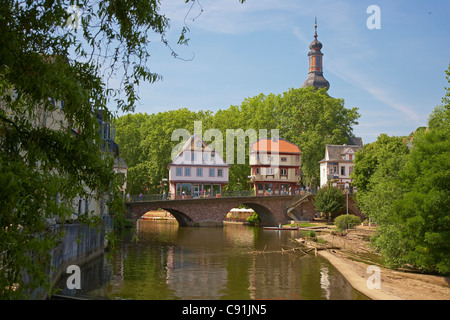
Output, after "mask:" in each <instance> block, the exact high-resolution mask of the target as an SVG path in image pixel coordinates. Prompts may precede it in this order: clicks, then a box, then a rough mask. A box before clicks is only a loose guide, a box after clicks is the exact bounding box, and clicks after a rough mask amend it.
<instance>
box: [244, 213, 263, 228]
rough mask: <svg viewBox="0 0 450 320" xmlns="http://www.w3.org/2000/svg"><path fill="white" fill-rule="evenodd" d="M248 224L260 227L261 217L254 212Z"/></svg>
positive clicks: (248, 219)
mask: <svg viewBox="0 0 450 320" xmlns="http://www.w3.org/2000/svg"><path fill="white" fill-rule="evenodd" d="M247 222H248V223H250V224H252V225H259V224H260V223H261V221H260V220H259V216H258V214H257V213H256V212H253V214H252V215H251V216H250V217H248V218H247Z"/></svg>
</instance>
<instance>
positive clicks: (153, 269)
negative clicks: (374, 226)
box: [89, 221, 364, 300]
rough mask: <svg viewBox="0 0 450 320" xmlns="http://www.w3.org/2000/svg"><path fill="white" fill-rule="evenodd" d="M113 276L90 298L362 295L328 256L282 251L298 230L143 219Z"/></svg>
mask: <svg viewBox="0 0 450 320" xmlns="http://www.w3.org/2000/svg"><path fill="white" fill-rule="evenodd" d="M136 235H137V237H138V239H139V240H138V241H133V238H132V235H131V234H129V235H127V236H128V238H127V239H125V240H124V241H123V243H122V245H121V247H120V248H119V250H118V251H117V253H116V254H115V255H114V257H113V259H112V261H110V262H106V263H107V264H108V265H110V266H112V268H113V270H114V271H113V274H112V275H111V277H110V280H109V281H107V282H106V283H105V284H104V285H101V286H99V287H98V288H96V289H95V290H91V291H90V292H89V295H90V296H96V297H107V298H110V299H237V300H241V299H362V298H364V296H362V295H361V294H359V293H358V292H356V291H355V290H353V288H352V287H351V286H350V285H349V284H348V282H347V281H346V280H345V279H344V278H343V276H342V275H341V274H340V273H338V272H337V270H336V269H335V268H334V267H333V266H332V265H331V264H330V263H329V262H328V261H327V260H325V259H323V258H321V257H314V256H313V255H303V254H301V253H298V252H296V253H286V252H285V253H281V252H280V251H281V248H284V249H287V248H288V246H289V245H291V241H290V239H294V238H296V237H299V234H298V233H297V232H291V231H283V232H278V231H267V230H262V229H261V228H251V227H245V226H241V225H237V226H236V225H227V226H224V227H223V228H179V227H178V225H177V224H170V223H166V222H155V221H141V222H140V223H139V225H138V227H137V230H136Z"/></svg>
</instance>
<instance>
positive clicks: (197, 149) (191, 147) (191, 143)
mask: <svg viewBox="0 0 450 320" xmlns="http://www.w3.org/2000/svg"><path fill="white" fill-rule="evenodd" d="M198 142H200V143H201V144H200V145H198ZM184 152H188V153H207V154H208V153H211V154H214V157H215V158H214V163H212V164H210V163H205V162H204V161H203V159H200V163H197V162H193V161H192V160H186V161H187V162H186V161H185V160H183V159H182V155H183V153H184ZM182 164H184V165H186V164H187V165H196V164H197V165H198V164H200V165H205V164H206V165H208V166H220V167H229V166H230V165H228V164H226V163H225V161H224V160H223V159H222V157H221V155H220V154H219V153H218V152H216V151H215V150H214V149H213V148H211V147H210V146H208V145H207V144H206V143H205V142H204V141H203V140H202V139H201V138H200V137H199V136H198V135H196V134H194V135H192V136H190V137H189V139H188V140H187V141H186V142H185V144H184V145H183V147H182V148H181V149H180V151H178V153H177V154H176V156H174V157H173V158H172V162H171V163H169V165H168V166H172V165H173V166H176V165H182Z"/></svg>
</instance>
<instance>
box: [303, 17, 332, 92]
mask: <svg viewBox="0 0 450 320" xmlns="http://www.w3.org/2000/svg"><path fill="white" fill-rule="evenodd" d="M309 49H310V51H309V53H308V57H309V71H308V78H307V79H306V80H305V82H303V85H302V88H306V87H314V88H315V89H319V88H327V90H328V89H329V88H330V83H329V82H328V81H327V80H326V79H325V78H324V77H323V66H322V56H323V53H322V51H320V49H322V43H321V42H320V41H319V40H317V17H316V18H315V23H314V40H313V42H311V44H310V45H309Z"/></svg>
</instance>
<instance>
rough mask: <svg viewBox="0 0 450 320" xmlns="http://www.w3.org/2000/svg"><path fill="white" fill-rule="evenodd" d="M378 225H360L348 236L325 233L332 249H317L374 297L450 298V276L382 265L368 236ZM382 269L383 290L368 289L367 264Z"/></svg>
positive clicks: (359, 287) (357, 287)
mask: <svg viewBox="0 0 450 320" xmlns="http://www.w3.org/2000/svg"><path fill="white" fill-rule="evenodd" d="M374 232H376V228H373V227H371V228H370V227H363V226H358V227H357V228H356V229H355V230H351V231H350V232H349V233H348V235H347V236H345V237H343V236H336V235H332V234H322V235H320V237H321V238H323V239H324V240H325V242H326V243H327V244H328V245H331V246H333V248H336V249H333V250H321V251H318V254H320V255H321V256H322V257H324V258H326V259H327V260H329V261H330V262H331V263H332V264H333V265H334V266H335V267H336V268H337V269H338V270H339V272H340V273H341V274H342V275H343V276H344V277H345V278H346V279H347V281H349V282H350V284H351V285H352V286H353V288H355V289H356V290H358V291H359V292H361V293H362V294H364V295H366V296H367V297H369V298H370V299H373V300H450V286H449V285H450V277H440V276H434V275H425V274H419V273H413V272H407V271H399V270H392V269H388V268H385V267H383V265H382V264H381V263H380V262H381V258H380V257H379V256H377V255H376V254H375V252H373V251H372V250H371V248H370V247H369V237H370V235H371V234H373V233H374ZM370 265H376V266H378V267H379V268H380V284H381V286H380V289H375V288H374V289H369V288H368V286H367V279H368V278H369V277H370V276H371V275H372V274H373V273H372V272H370V271H369V273H368V269H367V268H368V266H370Z"/></svg>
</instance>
